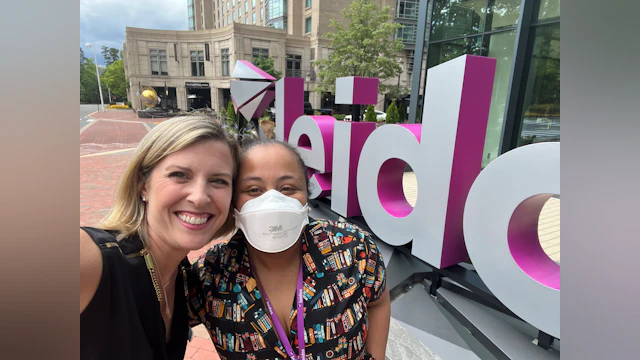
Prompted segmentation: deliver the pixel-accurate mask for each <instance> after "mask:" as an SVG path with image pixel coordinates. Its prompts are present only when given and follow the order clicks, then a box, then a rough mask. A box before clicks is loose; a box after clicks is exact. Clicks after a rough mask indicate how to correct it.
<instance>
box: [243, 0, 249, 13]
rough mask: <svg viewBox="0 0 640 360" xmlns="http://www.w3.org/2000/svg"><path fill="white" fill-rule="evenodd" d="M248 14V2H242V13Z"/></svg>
mask: <svg viewBox="0 0 640 360" xmlns="http://www.w3.org/2000/svg"><path fill="white" fill-rule="evenodd" d="M248 12H249V3H248V2H246V1H245V2H244V13H245V14H247V13H248Z"/></svg>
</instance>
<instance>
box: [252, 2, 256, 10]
mask: <svg viewBox="0 0 640 360" xmlns="http://www.w3.org/2000/svg"><path fill="white" fill-rule="evenodd" d="M251 5H252V6H253V8H254V9H255V8H256V0H252V1H251Z"/></svg>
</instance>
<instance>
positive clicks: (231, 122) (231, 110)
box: [226, 101, 238, 129]
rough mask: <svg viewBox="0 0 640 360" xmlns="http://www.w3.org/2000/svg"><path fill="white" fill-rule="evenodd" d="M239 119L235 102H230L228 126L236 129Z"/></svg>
mask: <svg viewBox="0 0 640 360" xmlns="http://www.w3.org/2000/svg"><path fill="white" fill-rule="evenodd" d="M237 119H238V118H237V117H236V111H235V109H234V108H233V102H231V101H229V104H228V105H227V121H226V123H227V126H228V127H230V128H234V129H235V127H236V123H237Z"/></svg>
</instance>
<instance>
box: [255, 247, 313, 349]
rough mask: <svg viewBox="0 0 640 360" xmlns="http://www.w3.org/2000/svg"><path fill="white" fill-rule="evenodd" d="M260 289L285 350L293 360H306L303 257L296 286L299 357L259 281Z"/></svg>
mask: <svg viewBox="0 0 640 360" xmlns="http://www.w3.org/2000/svg"><path fill="white" fill-rule="evenodd" d="M249 263H250V264H251V270H252V271H253V273H254V274H255V273H256V271H255V269H254V267H253V263H251V259H249ZM258 289H259V290H260V294H262V298H263V299H264V302H265V304H266V305H267V311H269V315H270V316H271V322H272V323H273V326H274V328H275V330H276V332H277V333H278V337H279V338H280V342H281V343H282V346H284V349H285V351H286V352H287V354H288V355H289V357H290V358H291V359H292V360H296V359H298V360H304V358H305V345H306V344H305V342H304V333H305V329H304V303H303V301H304V299H303V297H302V289H303V284H302V259H300V268H299V269H298V286H297V287H296V297H297V299H296V303H297V313H296V319H297V320H298V321H297V323H298V330H297V332H298V352H299V357H298V358H296V353H295V352H293V347H292V346H291V343H289V338H288V337H287V334H285V332H284V329H283V328H282V325H281V324H280V321H279V319H278V314H276V312H275V310H273V306H272V305H271V301H269V297H268V296H267V292H266V291H264V289H263V288H262V286H260V284H259V283H258Z"/></svg>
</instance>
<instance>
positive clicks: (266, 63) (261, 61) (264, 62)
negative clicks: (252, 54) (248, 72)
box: [253, 54, 282, 80]
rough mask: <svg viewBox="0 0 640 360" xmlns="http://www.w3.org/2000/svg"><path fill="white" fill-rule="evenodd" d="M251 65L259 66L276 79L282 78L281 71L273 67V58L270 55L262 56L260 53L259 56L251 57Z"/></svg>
mask: <svg viewBox="0 0 640 360" xmlns="http://www.w3.org/2000/svg"><path fill="white" fill-rule="evenodd" d="M253 65H255V66H257V67H258V68H260V70H262V71H264V72H266V73H267V74H269V75H271V76H273V77H274V78H276V79H277V80H280V78H282V73H281V72H280V71H277V70H276V69H275V65H274V60H273V58H272V57H264V56H262V54H261V55H260V56H259V57H257V58H255V59H253Z"/></svg>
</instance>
